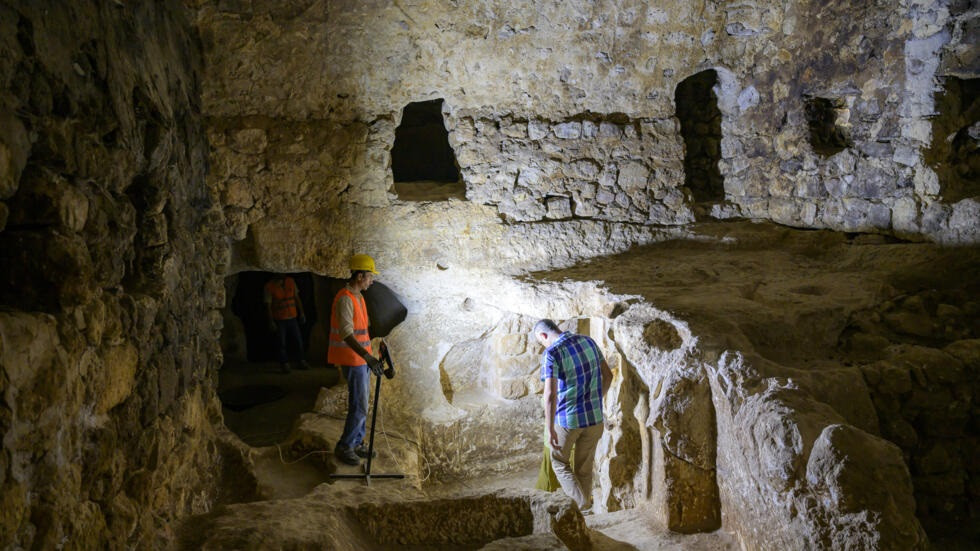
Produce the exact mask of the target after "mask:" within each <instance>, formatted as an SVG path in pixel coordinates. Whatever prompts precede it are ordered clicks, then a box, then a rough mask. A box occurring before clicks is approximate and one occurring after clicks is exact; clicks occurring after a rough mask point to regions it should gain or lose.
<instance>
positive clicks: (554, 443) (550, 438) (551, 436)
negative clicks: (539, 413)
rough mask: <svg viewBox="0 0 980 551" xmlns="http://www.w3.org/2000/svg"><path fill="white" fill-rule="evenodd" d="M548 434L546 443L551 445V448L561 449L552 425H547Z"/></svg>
mask: <svg viewBox="0 0 980 551" xmlns="http://www.w3.org/2000/svg"><path fill="white" fill-rule="evenodd" d="M548 434H549V436H548V444H549V445H550V446H551V449H553V450H559V451H561V442H559V441H558V433H557V432H555V426H554V425H551V426H550V427H548Z"/></svg>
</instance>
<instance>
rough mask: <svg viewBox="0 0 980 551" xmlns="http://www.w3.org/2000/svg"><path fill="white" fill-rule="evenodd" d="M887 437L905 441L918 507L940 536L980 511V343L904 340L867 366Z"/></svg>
mask: <svg viewBox="0 0 980 551" xmlns="http://www.w3.org/2000/svg"><path fill="white" fill-rule="evenodd" d="M863 371H864V374H865V379H866V380H867V381H868V386H869V388H870V390H871V393H872V397H873V400H874V404H875V409H876V410H877V411H878V417H879V419H880V423H881V433H882V436H884V437H885V438H887V439H889V440H891V441H892V442H894V443H896V444H897V445H898V446H899V447H901V449H902V452H903V454H904V456H905V461H906V463H907V464H908V465H909V470H910V471H911V474H912V484H913V486H914V488H915V501H916V509H917V514H918V517H919V519H920V520H921V521H922V523H923V525H924V526H925V528H926V530H927V531H930V529H935V530H937V532H936V535H939V534H942V533H944V532H945V531H948V530H951V529H952V530H957V529H958V528H960V527H961V526H967V525H969V524H971V523H975V522H976V519H977V518H978V517H980V466H978V465H977V462H976V460H975V459H976V457H977V453H978V452H980V449H978V444H980V442H978V440H977V436H976V434H977V429H978V426H980V425H978V424H980V407H978V404H977V397H978V396H980V341H978V340H962V341H957V342H954V343H952V344H950V345H948V346H946V347H945V348H942V349H938V348H930V347H921V346H901V347H897V348H895V349H894V350H893V353H892V354H891V357H890V358H889V359H887V360H881V361H879V362H876V363H873V364H869V365H867V366H864V367H863Z"/></svg>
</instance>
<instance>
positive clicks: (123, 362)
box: [95, 343, 139, 414]
mask: <svg viewBox="0 0 980 551" xmlns="http://www.w3.org/2000/svg"><path fill="white" fill-rule="evenodd" d="M104 358H105V374H104V379H103V382H102V386H101V389H100V390H101V391H100V393H99V395H98V398H97V400H98V401H97V403H96V405H95V411H96V413H99V414H104V413H106V412H108V411H109V410H110V409H112V408H113V407H115V406H117V405H119V404H120V403H121V402H122V401H123V400H125V399H126V398H128V397H129V395H130V394H131V393H132V392H133V387H134V385H135V384H136V367H137V365H138V363H139V353H138V351H137V350H136V347H134V346H132V345H131V344H128V343H127V344H122V345H119V346H113V347H110V348H108V349H106V351H105V353H104Z"/></svg>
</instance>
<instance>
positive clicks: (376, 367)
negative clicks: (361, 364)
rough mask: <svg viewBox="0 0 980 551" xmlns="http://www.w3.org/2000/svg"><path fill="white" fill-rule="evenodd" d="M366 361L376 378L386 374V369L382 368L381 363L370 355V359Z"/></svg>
mask: <svg viewBox="0 0 980 551" xmlns="http://www.w3.org/2000/svg"><path fill="white" fill-rule="evenodd" d="M364 360H365V361H367V365H368V367H369V368H370V369H371V372H372V373H374V374H375V375H376V376H378V377H380V376H381V375H382V374H383V373H384V368H383V367H382V366H381V362H380V361H378V359H377V358H375V357H374V356H371V355H368V357H367V358H364Z"/></svg>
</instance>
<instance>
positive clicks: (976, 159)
mask: <svg viewBox="0 0 980 551" xmlns="http://www.w3.org/2000/svg"><path fill="white" fill-rule="evenodd" d="M978 95H980V79H976V78H974V79H959V78H956V77H946V82H945V86H944V90H943V93H942V95H939V96H938V97H937V98H936V108H937V109H936V110H937V111H938V112H939V114H938V115H937V116H936V117H935V118H934V119H933V121H932V144H931V145H930V147H929V149H928V150H927V151H926V152H925V161H926V163H928V164H929V165H930V166H931V167H932V168H933V170H935V171H936V175H938V176H939V186H940V193H941V194H942V197H943V200H944V201H947V202H950V203H953V202H956V201H959V200H960V199H966V198H969V197H980V148H978V147H977V144H978V143H980V100H978Z"/></svg>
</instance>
